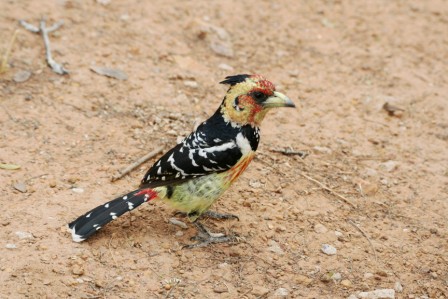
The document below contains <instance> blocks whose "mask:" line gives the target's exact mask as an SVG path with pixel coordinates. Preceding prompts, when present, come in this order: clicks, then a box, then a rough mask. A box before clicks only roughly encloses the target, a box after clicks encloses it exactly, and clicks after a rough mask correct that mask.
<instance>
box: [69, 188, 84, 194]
mask: <svg viewBox="0 0 448 299" xmlns="http://www.w3.org/2000/svg"><path fill="white" fill-rule="evenodd" d="M72 191H73V192H75V193H83V192H84V189H82V188H72Z"/></svg>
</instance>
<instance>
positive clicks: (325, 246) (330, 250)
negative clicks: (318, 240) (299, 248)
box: [320, 244, 337, 255]
mask: <svg viewBox="0 0 448 299" xmlns="http://www.w3.org/2000/svg"><path fill="white" fill-rule="evenodd" d="M320 250H322V252H323V253H325V254H327V255H335V254H336V253H337V250H336V248H334V247H333V246H331V245H328V244H322V247H321V249H320Z"/></svg>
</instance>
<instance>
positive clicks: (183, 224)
mask: <svg viewBox="0 0 448 299" xmlns="http://www.w3.org/2000/svg"><path fill="white" fill-rule="evenodd" d="M169 221H170V223H171V224H174V225H177V226H180V227H182V228H185V229H187V228H188V225H186V224H185V223H184V222H182V221H180V220H177V219H176V218H174V217H173V218H170V220H169Z"/></svg>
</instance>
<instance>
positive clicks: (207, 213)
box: [202, 211, 240, 221]
mask: <svg viewBox="0 0 448 299" xmlns="http://www.w3.org/2000/svg"><path fill="white" fill-rule="evenodd" d="M202 216H206V217H209V218H213V219H236V220H238V221H240V218H239V217H238V216H237V215H233V214H230V213H218V212H215V211H205V212H204V213H203V214H202Z"/></svg>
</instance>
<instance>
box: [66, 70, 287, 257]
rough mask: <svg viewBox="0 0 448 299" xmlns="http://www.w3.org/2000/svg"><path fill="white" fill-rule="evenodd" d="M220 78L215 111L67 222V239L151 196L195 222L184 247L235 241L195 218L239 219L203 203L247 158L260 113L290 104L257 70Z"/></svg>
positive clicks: (86, 232)
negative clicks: (115, 191)
mask: <svg viewBox="0 0 448 299" xmlns="http://www.w3.org/2000/svg"><path fill="white" fill-rule="evenodd" d="M220 83H221V84H226V85H228V86H229V87H228V90H227V93H226V94H225V96H224V99H223V100H222V103H221V104H220V106H219V108H218V109H217V110H216V112H215V113H214V114H213V115H212V116H211V117H210V118H208V119H207V120H205V121H204V122H202V123H201V124H200V125H199V126H198V127H197V128H196V130H194V131H193V132H192V133H191V134H189V135H188V136H187V137H185V138H184V139H183V140H182V141H181V142H179V143H178V144H177V145H175V146H174V147H173V148H172V149H170V150H169V151H167V152H166V153H165V154H164V155H162V157H161V158H160V159H158V160H157V161H156V162H155V163H154V165H153V166H152V167H151V168H149V170H148V171H147V172H146V174H145V175H144V177H143V179H142V180H141V183H140V186H139V188H138V189H136V190H133V191H131V192H129V193H127V194H125V195H121V196H120V197H118V198H115V199H113V200H112V201H109V202H107V203H105V204H102V205H100V206H98V207H96V208H94V209H92V210H91V211H89V212H87V213H85V214H83V215H81V216H79V217H78V218H77V219H75V220H74V221H72V222H70V223H69V224H68V229H69V232H70V233H71V236H72V239H73V241H75V242H81V241H84V240H86V239H88V238H89V237H90V236H91V235H93V234H94V233H96V232H97V231H98V230H100V229H101V228H102V227H104V225H106V224H108V223H109V222H111V221H112V220H114V219H116V218H118V217H120V216H121V215H123V214H124V213H126V212H129V211H132V210H134V209H135V208H137V207H138V206H140V205H142V204H143V203H145V202H150V201H153V200H156V199H159V200H162V201H163V202H166V203H167V204H168V206H170V207H171V208H173V209H174V210H177V211H178V212H180V213H182V214H184V215H186V217H188V219H189V220H190V222H191V223H192V224H194V226H195V227H196V229H197V232H198V233H197V235H196V236H195V237H193V238H192V239H193V240H195V241H196V242H195V243H193V244H190V245H186V246H185V247H187V248H195V247H203V246H207V245H210V244H215V243H224V242H232V241H235V237H234V236H227V235H224V234H221V233H213V232H211V231H210V230H209V229H208V228H206V227H205V226H204V225H203V224H202V223H201V222H200V221H199V220H200V218H202V217H204V216H205V217H210V218H217V219H232V218H236V219H239V218H238V216H236V215H232V214H227V213H217V212H215V211H211V210H209V208H210V207H211V206H212V204H213V203H214V202H215V201H216V200H217V199H218V198H219V197H220V196H221V195H222V194H223V193H224V192H225V191H226V190H227V189H228V188H229V187H230V186H231V185H232V184H233V183H234V182H235V180H236V179H237V178H238V177H239V176H240V175H241V174H242V173H243V172H244V171H245V169H246V168H247V167H248V165H249V164H250V162H251V161H252V160H253V158H254V156H255V151H256V150H257V147H258V144H259V141H260V125H261V123H262V121H263V119H264V118H265V116H266V113H267V112H268V111H269V110H271V109H273V108H278V107H295V104H294V103H293V101H292V100H291V99H290V98H288V97H287V96H286V95H284V94H282V93H280V92H278V91H276V89H275V85H274V84H273V83H272V82H270V81H268V80H267V79H266V78H265V77H264V76H262V75H258V74H253V75H250V74H239V75H233V76H227V77H226V78H225V80H223V81H221V82H220Z"/></svg>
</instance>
